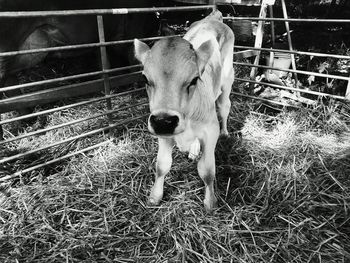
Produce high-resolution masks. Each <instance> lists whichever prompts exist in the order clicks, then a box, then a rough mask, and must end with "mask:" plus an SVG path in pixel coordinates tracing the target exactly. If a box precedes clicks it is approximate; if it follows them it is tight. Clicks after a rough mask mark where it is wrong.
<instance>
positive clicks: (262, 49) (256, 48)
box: [235, 46, 350, 59]
mask: <svg viewBox="0 0 350 263" xmlns="http://www.w3.org/2000/svg"><path fill="white" fill-rule="evenodd" d="M235 49H248V50H249V49H252V50H260V51H266V52H281V53H289V54H295V55H307V56H315V57H328V58H337V59H350V56H344V55H336V54H326V53H316V52H306V51H297V50H293V51H291V50H286V49H274V48H258V47H248V46H235Z"/></svg>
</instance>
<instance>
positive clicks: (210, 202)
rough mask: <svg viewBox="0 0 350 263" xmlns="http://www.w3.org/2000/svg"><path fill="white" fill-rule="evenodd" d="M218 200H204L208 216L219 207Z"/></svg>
mask: <svg viewBox="0 0 350 263" xmlns="http://www.w3.org/2000/svg"><path fill="white" fill-rule="evenodd" d="M217 202H218V201H217V198H216V197H215V196H213V197H212V198H210V199H209V198H208V199H204V208H205V211H206V212H207V213H208V214H211V213H212V212H213V211H214V209H215V208H216V207H217Z"/></svg>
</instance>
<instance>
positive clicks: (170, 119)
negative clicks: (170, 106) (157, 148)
mask: <svg viewBox="0 0 350 263" xmlns="http://www.w3.org/2000/svg"><path fill="white" fill-rule="evenodd" d="M150 124H151V126H152V128H153V129H154V132H155V133H156V134H160V135H162V134H173V133H174V131H175V129H176V127H177V125H178V124H179V117H178V116H176V115H168V114H159V115H151V116H150Z"/></svg>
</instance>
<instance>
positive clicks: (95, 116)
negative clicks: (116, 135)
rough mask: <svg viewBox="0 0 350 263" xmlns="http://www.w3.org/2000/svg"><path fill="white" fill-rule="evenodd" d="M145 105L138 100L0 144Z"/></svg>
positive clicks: (3, 142) (1, 143)
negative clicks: (134, 102) (137, 101)
mask: <svg viewBox="0 0 350 263" xmlns="http://www.w3.org/2000/svg"><path fill="white" fill-rule="evenodd" d="M104 99H106V98H104ZM145 105H147V102H140V103H137V104H133V105H128V106H125V107H121V108H118V109H114V110H109V111H105V112H103V113H99V114H95V115H92V116H89V117H85V118H81V119H77V120H74V121H70V122H65V123H62V124H58V125H54V126H51V127H47V128H45V129H41V130H37V131H33V132H28V133H26V134H23V135H20V136H16V137H13V138H11V139H8V140H3V141H0V146H1V145H4V144H7V143H10V142H14V141H18V140H21V139H24V138H27V137H30V136H34V135H38V134H41V133H45V132H48V131H52V130H56V129H60V128H64V127H67V126H71V125H75V124H78V123H81V122H84V121H88V120H92V119H96V118H99V117H102V116H105V115H108V114H113V113H117V112H120V111H122V110H127V109H130V108H133V107H137V106H145Z"/></svg>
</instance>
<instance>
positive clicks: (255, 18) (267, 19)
mask: <svg viewBox="0 0 350 263" xmlns="http://www.w3.org/2000/svg"><path fill="white" fill-rule="evenodd" d="M224 20H251V21H276V22H311V23H350V19H319V18H311V19H310V18H260V17H242V16H239V17H238V16H237V17H224Z"/></svg>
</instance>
